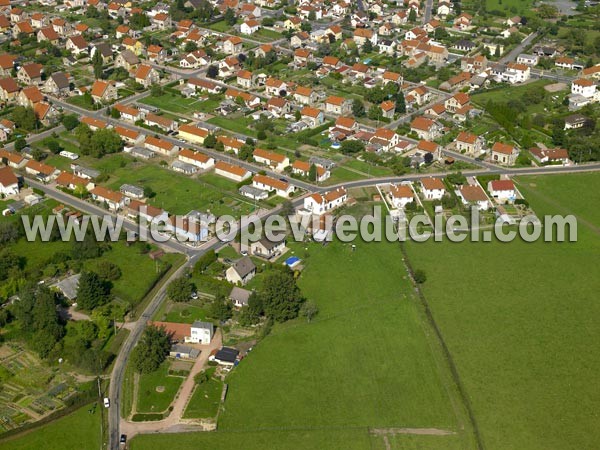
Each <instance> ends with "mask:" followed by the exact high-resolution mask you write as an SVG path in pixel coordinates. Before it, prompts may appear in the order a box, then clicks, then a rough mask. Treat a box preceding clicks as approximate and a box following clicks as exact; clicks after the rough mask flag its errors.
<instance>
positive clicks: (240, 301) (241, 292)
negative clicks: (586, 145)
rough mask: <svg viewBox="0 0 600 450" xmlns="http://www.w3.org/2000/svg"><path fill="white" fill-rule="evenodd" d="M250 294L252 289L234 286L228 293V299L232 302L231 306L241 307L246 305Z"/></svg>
mask: <svg viewBox="0 0 600 450" xmlns="http://www.w3.org/2000/svg"><path fill="white" fill-rule="evenodd" d="M251 295H252V291H249V290H247V289H242V288H241V287H237V286H234V287H233V289H232V290H231V292H230V293H229V300H231V301H232V302H233V306H235V307H236V308H241V307H243V306H248V300H249V299H250V296H251Z"/></svg>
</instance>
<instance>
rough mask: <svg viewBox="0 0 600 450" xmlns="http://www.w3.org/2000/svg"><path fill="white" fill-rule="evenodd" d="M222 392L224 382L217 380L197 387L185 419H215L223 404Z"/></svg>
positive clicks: (184, 415)
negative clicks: (220, 405)
mask: <svg viewBox="0 0 600 450" xmlns="http://www.w3.org/2000/svg"><path fill="white" fill-rule="evenodd" d="M221 392H223V382H222V381H221V380H217V379H215V378H210V380H208V381H207V382H205V383H202V384H199V385H197V386H196V388H195V389H194V393H193V394H192V398H191V399H190V401H189V403H188V405H187V407H186V408H185V412H184V413H183V417H184V418H185V419H204V418H212V417H215V416H216V415H217V412H218V411H219V404H220V403H221Z"/></svg>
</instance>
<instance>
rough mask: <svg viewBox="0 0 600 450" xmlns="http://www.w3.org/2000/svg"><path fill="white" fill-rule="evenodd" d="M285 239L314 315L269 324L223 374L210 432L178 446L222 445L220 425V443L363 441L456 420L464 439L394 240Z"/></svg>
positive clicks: (349, 444)
mask: <svg viewBox="0 0 600 450" xmlns="http://www.w3.org/2000/svg"><path fill="white" fill-rule="evenodd" d="M293 247H294V249H295V253H297V254H298V256H300V257H301V258H302V259H303V262H304V265H305V271H304V273H303V275H302V277H301V278H300V286H301V288H302V291H303V294H304V295H305V296H306V297H307V298H308V299H310V300H312V301H314V302H315V303H316V304H318V307H319V314H318V316H317V317H316V318H315V319H313V321H312V322H311V323H307V322H306V321H305V320H303V319H298V320H296V321H293V322H290V323H286V324H284V325H277V326H275V327H274V328H273V330H272V332H271V334H270V335H269V336H268V337H266V338H265V339H264V340H263V341H262V342H260V343H259V344H258V345H257V346H255V348H254V350H253V351H252V353H251V354H250V356H249V357H247V358H246V359H244V360H243V361H242V363H241V364H240V365H239V366H238V367H237V368H236V369H235V370H234V371H233V372H232V373H231V375H230V376H229V377H228V378H227V383H228V385H229V389H228V394H227V400H226V402H225V405H224V411H223V412H222V414H221V415H220V417H219V432H217V433H212V434H210V435H207V434H190V435H187V436H185V438H184V439H179V440H178V445H179V447H180V448H181V449H188V448H189V449H191V448H197V447H198V446H202V444H204V445H206V446H210V447H211V448H221V446H223V445H225V444H222V443H221V442H222V440H223V439H226V438H225V436H227V437H230V439H231V441H230V442H229V444H228V447H226V448H234V447H235V444H234V443H235V442H236V440H237V439H243V441H240V442H244V445H243V447H244V448H264V445H265V442H269V443H270V444H269V445H268V447H269V448H303V449H304V448H339V449H342V448H343V449H346V448H356V449H359V448H360V449H370V448H373V447H372V445H373V443H374V441H373V440H372V437H371V436H369V434H368V429H369V428H384V427H436V428H442V429H449V430H453V431H456V432H457V435H456V437H455V438H457V439H459V441H460V442H461V448H471V440H470V434H469V432H468V431H464V430H465V429H464V428H462V427H463V426H464V427H466V430H468V429H469V425H468V423H466V422H465V420H464V415H463V413H462V409H461V408H460V407H459V406H457V405H458V403H457V400H456V397H455V390H454V387H453V384H452V383H451V382H450V380H449V377H448V373H447V372H446V369H445V365H444V363H443V361H442V360H441V356H440V354H439V352H438V350H436V348H437V347H436V344H435V342H434V341H432V340H430V337H428V333H429V331H428V329H427V327H426V326H425V324H424V323H423V321H422V320H423V318H422V315H421V311H420V309H419V307H418V304H417V303H416V300H415V298H414V296H413V289H412V287H411V285H410V283H409V281H408V280H407V278H406V270H405V268H404V265H403V263H402V256H401V253H400V250H399V249H398V247H397V244H391V243H381V244H377V243H372V244H366V243H362V242H358V243H357V250H356V252H352V251H351V250H350V246H349V244H343V243H340V242H334V243H331V244H330V245H328V246H327V247H325V248H323V247H322V246H321V245H318V244H308V246H307V250H305V249H304V247H302V246H298V245H296V246H293ZM290 256H291V254H290ZM284 399H285V400H284ZM359 405H360V406H359ZM286 429H287V430H288V431H287V432H285V433H283V434H282V431H279V430H286ZM260 430H271V431H269V432H268V434H267V435H263V433H257V431H260ZM296 430H305V431H296ZM230 431H231V432H234V431H235V433H231V434H229V433H227V432H230ZM324 431H326V433H323V432H324ZM298 435H302V436H304V438H303V439H301V440H300V441H298V439H299V438H298ZM242 437H243V438H242ZM163 439H165V437H162V436H152V437H149V436H148V437H147V436H143V437H140V438H136V441H135V445H134V446H133V447H132V448H134V449H143V448H156V447H157V446H158V447H160V444H161V442H166V441H163ZM138 445H139V446H138ZM261 445H262V447H261ZM153 446H154V447H153ZM223 448H225V447H223ZM379 448H384V447H379Z"/></svg>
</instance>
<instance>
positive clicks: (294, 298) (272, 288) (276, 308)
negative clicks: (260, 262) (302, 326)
mask: <svg viewBox="0 0 600 450" xmlns="http://www.w3.org/2000/svg"><path fill="white" fill-rule="evenodd" d="M260 296H261V298H262V301H263V305H264V311H265V315H266V316H267V317H269V318H271V319H273V320H275V321H277V322H285V321H286V320H290V319H294V318H295V317H297V316H298V311H299V310H300V306H301V305H302V301H303V299H302V295H301V293H300V289H299V288H298V286H297V285H296V280H295V279H294V274H293V273H292V272H291V271H290V270H289V269H286V268H282V269H275V270H272V271H270V272H269V273H267V274H266V276H265V277H264V280H263V288H262V291H261V294H260Z"/></svg>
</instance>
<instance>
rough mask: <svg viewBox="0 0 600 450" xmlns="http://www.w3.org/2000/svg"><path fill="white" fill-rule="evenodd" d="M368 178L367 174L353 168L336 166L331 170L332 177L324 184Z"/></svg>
mask: <svg viewBox="0 0 600 450" xmlns="http://www.w3.org/2000/svg"><path fill="white" fill-rule="evenodd" d="M364 178H367V177H366V176H365V175H361V174H360V173H357V172H354V171H352V170H348V169H345V168H344V167H341V166H340V167H335V168H334V169H333V170H332V171H331V177H329V178H328V179H327V180H325V181H324V182H323V184H325V185H327V184H338V183H342V182H344V181H355V180H362V179H364Z"/></svg>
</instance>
